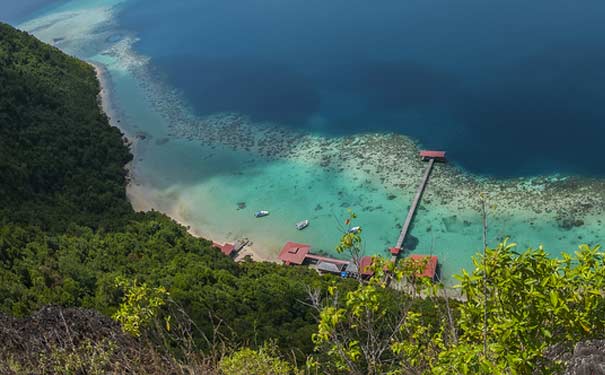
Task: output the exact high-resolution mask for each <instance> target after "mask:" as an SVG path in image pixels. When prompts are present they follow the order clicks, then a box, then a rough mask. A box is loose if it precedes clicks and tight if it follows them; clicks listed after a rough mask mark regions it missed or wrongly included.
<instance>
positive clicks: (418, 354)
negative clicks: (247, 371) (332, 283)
mask: <svg viewBox="0 0 605 375" xmlns="http://www.w3.org/2000/svg"><path fill="white" fill-rule="evenodd" d="M373 269H374V271H375V274H374V276H373V277H372V278H371V279H370V280H369V282H367V283H365V282H362V283H358V284H357V288H356V289H354V290H350V291H344V294H343V297H342V298H341V296H340V295H339V293H340V290H339V289H338V288H335V287H333V288H329V289H328V293H329V295H328V296H326V297H324V299H323V301H321V302H318V303H316V307H317V308H318V309H319V310H320V319H319V324H318V331H317V333H316V334H314V335H313V342H314V343H315V345H316V351H318V352H319V353H321V356H324V357H327V358H324V360H323V361H321V360H320V361H317V362H315V364H314V367H315V368H319V369H321V370H322V371H324V372H327V373H343V374H345V373H346V374H387V373H388V374H408V373H411V372H413V371H415V370H417V369H421V368H423V367H427V363H428V359H429V358H430V357H431V355H433V354H434V353H435V351H436V350H437V349H438V346H437V345H436V344H433V339H437V338H439V337H441V336H442V335H443V332H444V331H443V326H444V322H442V321H441V319H442V317H436V316H434V315H433V314H431V313H430V311H431V310H432V311H438V310H439V309H441V308H442V307H443V306H442V305H443V300H441V299H439V298H435V294H434V293H433V290H434V289H433V288H432V287H433V286H432V285H430V283H429V282H428V281H421V280H425V279H418V280H416V275H417V272H418V264H416V262H410V261H408V260H402V261H400V262H399V263H398V264H397V265H392V264H391V265H390V269H389V274H390V277H393V278H394V281H393V282H394V283H402V284H403V283H408V282H410V281H413V283H414V289H415V290H417V291H419V292H420V291H422V292H424V293H426V296H427V297H429V298H427V299H425V300H422V299H419V298H413V297H412V296H410V294H409V293H407V292H402V291H400V290H395V289H392V288H388V287H387V283H386V282H385V272H384V269H385V262H384V261H381V259H379V258H376V259H375V261H374V265H373ZM405 280H409V281H405ZM422 285H425V286H427V287H428V288H427V287H424V288H423V287H422ZM424 302H428V303H424Z"/></svg>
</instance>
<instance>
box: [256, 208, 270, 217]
mask: <svg viewBox="0 0 605 375" xmlns="http://www.w3.org/2000/svg"><path fill="white" fill-rule="evenodd" d="M267 215H269V211H266V210H260V211H256V212H255V213H254V216H255V217H263V216H267Z"/></svg>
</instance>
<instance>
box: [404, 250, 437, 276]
mask: <svg viewBox="0 0 605 375" xmlns="http://www.w3.org/2000/svg"><path fill="white" fill-rule="evenodd" d="M427 258H428V259H427ZM408 259H411V260H413V261H414V262H418V264H424V263H425V262H426V265H425V266H424V270H423V271H422V273H419V274H418V275H417V276H419V277H429V278H431V280H435V277H436V276H437V264H438V262H439V261H438V259H437V257H436V256H434V255H416V254H414V255H410V256H409V258H408Z"/></svg>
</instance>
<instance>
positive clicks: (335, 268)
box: [315, 262, 344, 273]
mask: <svg viewBox="0 0 605 375" xmlns="http://www.w3.org/2000/svg"><path fill="white" fill-rule="evenodd" d="M315 267H316V268H317V269H318V270H319V271H322V272H332V273H340V271H341V270H342V269H341V268H343V267H344V265H336V264H334V263H330V262H319V263H317V265H316V266H315Z"/></svg>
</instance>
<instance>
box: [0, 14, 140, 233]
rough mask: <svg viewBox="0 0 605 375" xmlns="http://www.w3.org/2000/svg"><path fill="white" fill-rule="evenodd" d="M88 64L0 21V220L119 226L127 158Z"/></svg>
mask: <svg viewBox="0 0 605 375" xmlns="http://www.w3.org/2000/svg"><path fill="white" fill-rule="evenodd" d="M99 89H100V88H99V83H98V81H97V79H96V77H95V74H94V71H93V68H92V67H91V66H90V65H88V64H86V63H84V62H82V61H80V60H78V59H75V58H73V57H69V56H67V55H65V54H63V53H62V52H60V51H59V50H58V49H56V48H54V47H51V46H48V45H46V44H44V43H42V42H40V41H38V40H36V39H35V38H34V37H32V36H30V35H28V34H26V33H24V32H21V31H18V30H15V29H13V28H12V27H10V26H8V25H6V24H3V23H0V224H1V223H2V222H3V221H4V222H13V223H23V224H34V225H37V226H39V227H41V228H43V229H49V230H53V231H64V230H65V229H67V228H68V227H69V226H70V225H71V224H72V223H77V224H80V225H86V226H88V227H90V228H109V229H111V228H119V227H120V226H122V225H123V224H124V223H125V222H127V221H128V220H129V219H130V216H131V215H132V210H131V208H130V204H129V203H128V201H127V200H126V196H125V191H124V183H125V180H124V177H125V173H126V172H125V170H124V165H125V164H126V163H127V162H128V161H130V160H131V158H132V156H131V155H130V153H129V151H128V148H127V147H126V146H124V144H123V141H122V135H121V134H120V131H119V130H118V129H116V128H112V127H110V126H109V124H108V120H107V117H106V116H105V114H104V113H103V112H102V111H101V110H100V108H99V105H98V102H97V94H98V92H99Z"/></svg>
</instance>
